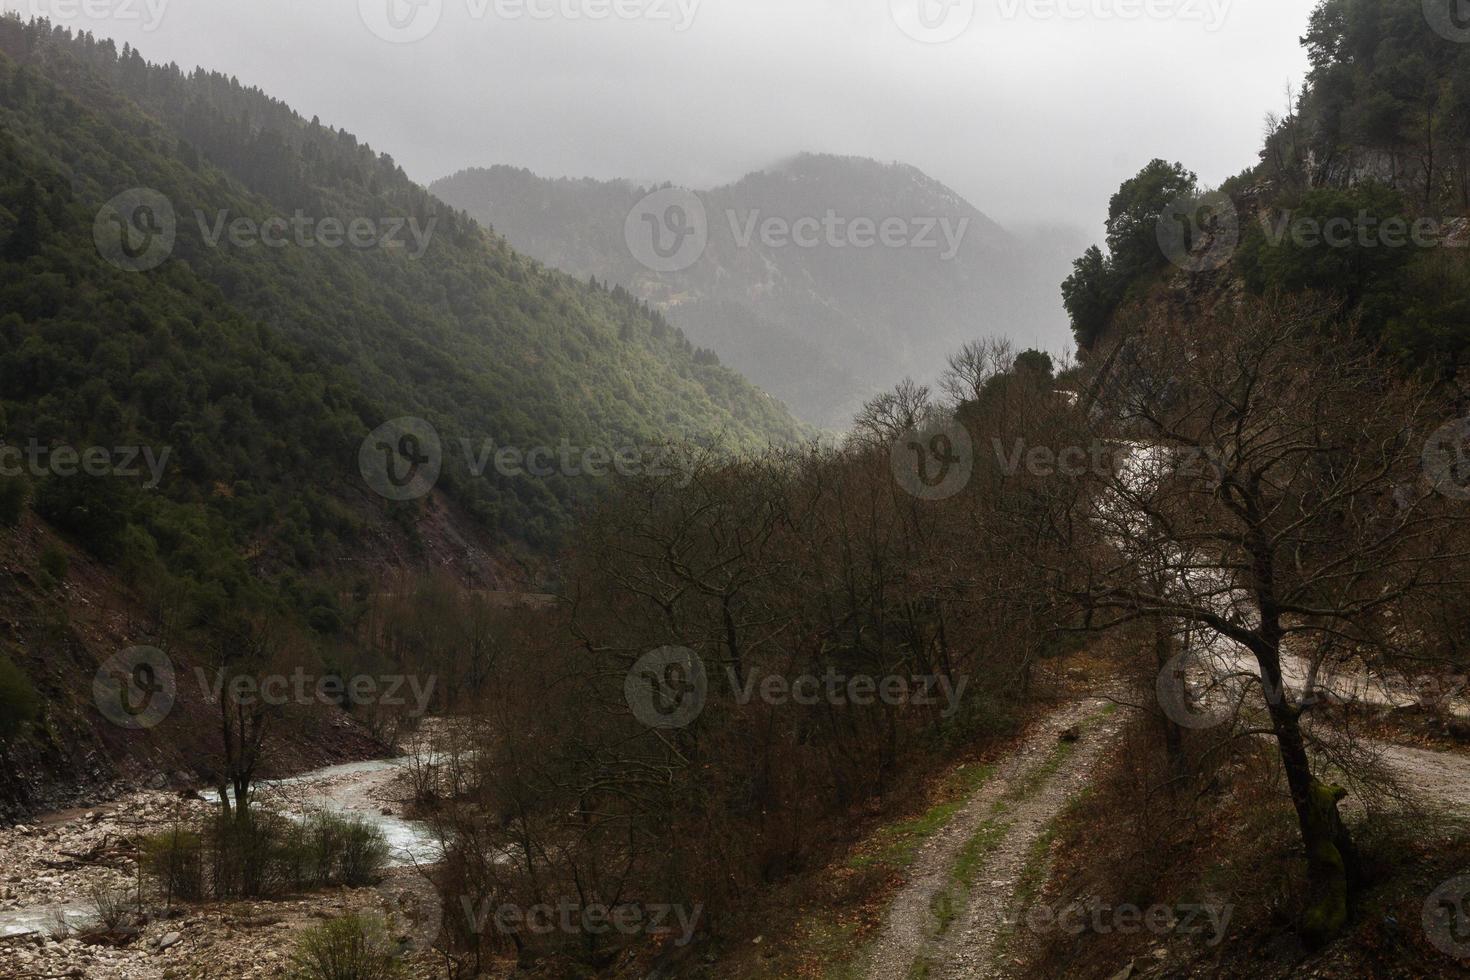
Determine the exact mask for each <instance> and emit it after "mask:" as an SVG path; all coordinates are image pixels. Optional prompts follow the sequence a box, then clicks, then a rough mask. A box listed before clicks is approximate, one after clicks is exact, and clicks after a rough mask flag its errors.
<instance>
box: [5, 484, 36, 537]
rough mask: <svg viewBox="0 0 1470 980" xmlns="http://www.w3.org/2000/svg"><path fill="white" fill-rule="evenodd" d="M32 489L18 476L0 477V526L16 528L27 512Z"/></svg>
mask: <svg viewBox="0 0 1470 980" xmlns="http://www.w3.org/2000/svg"><path fill="white" fill-rule="evenodd" d="M29 496H30V487H28V486H26V482H25V480H23V479H21V478H20V477H18V476H14V477H0V524H3V525H5V526H6V527H15V526H16V525H17V524H19V523H20V518H21V514H23V513H24V512H25V507H26V499H27V498H28V497H29Z"/></svg>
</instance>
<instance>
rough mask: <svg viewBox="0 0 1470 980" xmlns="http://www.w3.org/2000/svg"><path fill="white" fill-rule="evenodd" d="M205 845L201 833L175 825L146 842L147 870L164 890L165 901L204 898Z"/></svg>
mask: <svg viewBox="0 0 1470 980" xmlns="http://www.w3.org/2000/svg"><path fill="white" fill-rule="evenodd" d="M203 855H204V842H203V840H202V839H201V838H200V836H199V834H198V833H196V832H194V831H192V830H186V829H185V828H184V827H182V826H178V825H175V826H174V827H173V829H171V830H167V831H164V832H163V833H161V834H154V835H153V836H151V837H148V838H146V839H145V840H144V841H143V870H144V872H145V873H146V874H148V875H150V876H152V877H153V878H154V879H156V880H157V882H158V884H159V886H160V887H161V888H162V889H163V893H164V902H165V903H167V904H172V903H173V900H174V899H179V900H181V901H185V902H193V901H198V900H199V899H201V898H203V897H204V860H203Z"/></svg>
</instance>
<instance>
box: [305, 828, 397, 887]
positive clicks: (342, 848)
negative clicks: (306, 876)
mask: <svg viewBox="0 0 1470 980" xmlns="http://www.w3.org/2000/svg"><path fill="white" fill-rule="evenodd" d="M307 838H308V840H309V847H310V851H311V858H312V864H313V866H314V870H315V876H314V877H315V880H316V882H317V883H318V884H326V883H328V882H332V881H336V882H340V883H341V884H344V885H365V884H369V883H371V882H372V881H374V880H375V879H376V878H377V877H378V874H379V872H381V871H382V869H383V865H384V863H386V862H387V860H388V843H387V841H385V840H384V839H383V835H382V833H381V832H380V831H379V830H378V828H377V827H375V826H373V824H372V823H370V822H369V821H368V820H366V819H364V818H362V817H342V816H338V815H337V814H334V813H318V814H314V815H313V816H312V817H311V819H310V820H309V821H308V823H307Z"/></svg>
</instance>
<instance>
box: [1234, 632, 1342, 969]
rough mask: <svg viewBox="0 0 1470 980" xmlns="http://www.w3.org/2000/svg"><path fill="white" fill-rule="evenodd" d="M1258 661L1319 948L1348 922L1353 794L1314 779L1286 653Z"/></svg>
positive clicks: (1310, 933) (1305, 934)
mask: <svg viewBox="0 0 1470 980" xmlns="http://www.w3.org/2000/svg"><path fill="white" fill-rule="evenodd" d="M1258 659H1259V661H1260V664H1261V675H1262V679H1263V680H1264V681H1265V682H1266V685H1267V687H1266V703H1267V705H1268V707H1269V710H1270V712H1271V723H1272V727H1273V729H1274V730H1275V733H1276V743H1277V746H1278V747H1279V749H1280V752H1281V762H1282V765H1283V766H1284V767H1285V769H1286V782H1287V785H1288V786H1289V787H1290V788H1291V802H1292V806H1293V807H1295V809H1296V816H1297V825H1298V827H1299V829H1300V831H1301V835H1302V847H1303V849H1304V850H1305V851H1306V857H1307V907H1306V910H1305V912H1304V914H1303V916H1302V938H1303V939H1305V940H1306V942H1307V945H1308V946H1309V947H1311V948H1314V949H1315V948H1318V947H1320V946H1322V945H1324V944H1325V943H1326V942H1327V941H1328V940H1330V939H1331V938H1332V937H1333V936H1335V935H1337V933H1338V932H1340V931H1341V930H1342V927H1343V926H1344V925H1345V924H1346V923H1347V902H1348V881H1349V878H1350V877H1351V876H1352V875H1353V874H1354V873H1355V870H1356V869H1355V864H1356V862H1355V860H1354V857H1355V855H1354V851H1353V844H1352V839H1351V837H1350V836H1349V835H1348V832H1347V828H1346V827H1344V826H1343V823H1342V818H1341V817H1340V816H1339V815H1338V812H1337V804H1338V803H1339V802H1340V801H1341V800H1342V799H1343V797H1345V796H1347V791H1346V790H1344V789H1342V788H1341V787H1339V786H1328V785H1326V784H1324V783H1321V782H1319V781H1318V780H1317V779H1316V777H1315V776H1313V775H1312V765H1311V760H1310V759H1308V757H1307V748H1306V743H1305V741H1304V740H1303V738H1302V730H1301V724H1300V718H1299V716H1300V712H1299V711H1298V709H1297V707H1296V706H1295V705H1294V704H1293V703H1292V700H1291V698H1290V696H1289V695H1288V694H1287V692H1286V690H1285V688H1284V687H1283V686H1282V679H1281V660H1280V654H1279V653H1277V654H1276V655H1275V656H1259V655H1258Z"/></svg>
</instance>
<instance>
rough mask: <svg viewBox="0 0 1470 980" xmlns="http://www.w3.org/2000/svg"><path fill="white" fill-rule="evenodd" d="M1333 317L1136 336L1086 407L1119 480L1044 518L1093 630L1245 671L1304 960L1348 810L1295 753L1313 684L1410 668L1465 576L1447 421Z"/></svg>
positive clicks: (1341, 847)
mask: <svg viewBox="0 0 1470 980" xmlns="http://www.w3.org/2000/svg"><path fill="white" fill-rule="evenodd" d="M1332 312H1333V311H1331V310H1329V309H1327V308H1324V307H1323V306H1320V305H1316V304H1314V303H1313V302H1311V301H1294V302H1291V303H1278V304H1274V305H1268V304H1257V303H1253V302H1252V303H1246V304H1244V305H1243V306H1242V308H1241V309H1239V310H1238V311H1235V312H1231V313H1222V314H1218V315H1216V316H1215V317H1213V318H1198V319H1195V320H1192V321H1191V322H1190V323H1189V324H1188V326H1187V327H1186V326H1185V325H1184V324H1182V323H1180V322H1176V321H1172V320H1162V319H1160V320H1156V321H1155V322H1151V323H1149V324H1147V325H1145V326H1144V327H1143V329H1140V330H1137V331H1135V332H1134V333H1133V337H1134V339H1133V340H1132V341H1131V342H1130V344H1129V346H1128V349H1127V350H1126V351H1124V352H1123V354H1122V355H1121V357H1120V359H1119V362H1118V363H1117V364H1115V365H1114V369H1113V376H1112V378H1111V382H1110V385H1109V387H1108V388H1107V390H1106V391H1104V392H1103V395H1102V397H1101V398H1100V400H1099V404H1098V407H1099V409H1100V411H1101V414H1102V417H1104V418H1106V419H1107V420H1108V422H1107V425H1106V427H1105V432H1106V434H1107V435H1109V436H1111V437H1112V439H1113V440H1114V443H1113V444H1114V445H1115V446H1117V447H1118V456H1117V459H1118V465H1116V466H1114V467H1112V468H1110V469H1108V470H1105V471H1103V472H1101V473H1089V475H1088V476H1089V481H1090V483H1091V486H1090V487H1088V488H1087V489H1086V490H1085V491H1084V492H1081V493H1075V495H1073V496H1070V497H1067V498H1065V500H1064V502H1065V504H1066V510H1065V511H1059V512H1057V513H1054V514H1053V515H1052V517H1051V519H1052V520H1053V521H1055V528H1056V529H1057V530H1058V531H1059V532H1060V533H1063V534H1066V535H1068V536H1069V540H1070V542H1071V543H1072V545H1073V554H1074V556H1075V558H1074V563H1073V564H1072V565H1070V566H1067V565H1059V566H1058V567H1057V568H1056V569H1055V571H1056V573H1057V575H1058V579H1059V581H1062V582H1064V583H1065V584H1064V586H1063V591H1064V592H1065V593H1066V594H1067V595H1068V597H1069V598H1070V599H1071V600H1073V601H1075V602H1076V603H1077V605H1078V606H1079V607H1080V608H1081V610H1083V611H1084V613H1085V615H1086V616H1087V617H1088V618H1089V620H1090V625H1091V626H1093V627H1095V628H1112V627H1115V626H1119V625H1121V624H1124V623H1128V622H1133V621H1137V620H1140V619H1152V620H1164V621H1167V622H1171V623H1178V624H1184V625H1185V626H1187V627H1192V628H1194V629H1197V630H1200V631H1202V632H1203V634H1204V639H1203V641H1202V642H1203V647H1204V651H1205V652H1207V653H1213V654H1215V655H1216V658H1217V660H1218V661H1220V662H1223V663H1224V664H1225V669H1227V670H1235V671H1242V670H1245V669H1246V667H1247V665H1249V671H1248V673H1249V675H1250V676H1251V677H1252V679H1253V682H1258V683H1259V685H1260V687H1261V689H1262V691H1263V692H1264V695H1265V696H1264V705H1263V706H1262V707H1263V710H1264V719H1265V721H1264V727H1262V728H1260V731H1261V732H1262V733H1264V734H1268V735H1269V736H1271V737H1272V738H1274V740H1275V742H1276V745H1277V748H1278V750H1279V754H1280V758H1281V762H1282V766H1283V768H1284V771H1285V774H1286V780H1287V783H1288V785H1289V787H1290V792H1291V800H1292V804H1293V807H1294V808H1295V811H1296V815H1297V822H1298V826H1299V829H1300V834H1301V839H1302V844H1303V848H1304V851H1305V855H1306V860H1307V870H1308V884H1309V898H1308V907H1307V909H1306V913H1305V916H1304V933H1305V935H1306V936H1307V938H1308V939H1309V940H1311V941H1314V942H1320V941H1324V940H1325V939H1327V938H1328V937H1330V936H1331V935H1333V934H1334V933H1335V932H1336V931H1338V930H1339V929H1340V928H1341V926H1342V925H1343V922H1344V920H1345V916H1346V896H1347V890H1348V886H1349V882H1350V879H1351V877H1352V875H1353V873H1354V870H1355V869H1354V866H1353V865H1354V850H1353V845H1352V841H1351V839H1350V836H1349V834H1348V832H1347V830H1346V829H1345V828H1344V826H1343V824H1342V822H1341V820H1340V819H1339V816H1338V803H1339V801H1340V800H1341V799H1342V798H1343V797H1344V795H1345V791H1344V790H1343V789H1341V788H1340V787H1337V786H1332V785H1328V784H1326V783H1324V782H1323V781H1322V780H1321V779H1320V778H1319V776H1318V771H1319V764H1318V763H1317V762H1314V759H1313V756H1312V754H1311V752H1310V751H1309V750H1310V749H1312V748H1313V746H1314V744H1316V743H1314V740H1313V737H1312V731H1311V729H1310V728H1308V727H1306V725H1305V722H1306V721H1307V719H1306V718H1305V716H1306V715H1307V713H1308V712H1309V711H1310V710H1311V708H1312V707H1313V705H1314V703H1315V699H1314V698H1313V696H1312V692H1313V691H1314V689H1315V687H1316V683H1317V679H1318V678H1319V676H1321V675H1322V673H1323V672H1324V671H1331V670H1345V669H1359V670H1370V669H1371V670H1383V669H1385V668H1386V667H1387V666H1388V665H1391V664H1393V663H1396V662H1401V661H1402V660H1404V659H1405V658H1409V657H1413V656H1415V655H1416V654H1415V653H1414V651H1413V649H1412V647H1411V646H1410V644H1412V643H1413V642H1414V640H1413V637H1412V636H1411V635H1409V634H1410V632H1411V631H1410V630H1408V629H1406V628H1405V626H1404V624H1403V623H1402V622H1398V621H1396V616H1398V615H1399V614H1401V613H1402V612H1403V610H1404V609H1406V608H1407V607H1408V606H1409V605H1411V604H1412V603H1414V602H1416V601H1418V599H1419V598H1421V597H1423V596H1425V595H1427V594H1431V593H1433V592H1435V591H1436V590H1439V589H1442V588H1445V587H1446V586H1448V585H1450V584H1452V583H1449V582H1448V581H1447V578H1446V576H1447V570H1448V569H1450V568H1452V567H1454V564H1455V562H1456V561H1457V560H1458V559H1459V558H1461V557H1463V556H1459V555H1455V554H1452V553H1451V551H1450V547H1451V546H1450V545H1449V544H1448V543H1447V542H1448V541H1449V540H1450V538H1449V537H1448V536H1447V535H1446V534H1445V533H1444V532H1445V528H1446V526H1447V521H1449V520H1450V516H1449V515H1448V513H1447V508H1446V507H1445V506H1443V503H1444V502H1443V501H1441V500H1440V499H1439V498H1438V497H1437V496H1436V495H1435V494H1434V493H1433V490H1432V489H1431V488H1429V487H1428V486H1426V485H1425V484H1424V481H1423V480H1422V479H1421V474H1420V459H1421V451H1422V448H1423V446H1424V440H1425V436H1426V435H1427V434H1428V432H1429V431H1432V430H1433V428H1434V427H1435V426H1436V425H1438V424H1439V423H1440V422H1442V421H1443V420H1444V418H1446V417H1447V414H1446V407H1445V406H1444V405H1440V404H1437V403H1436V401H1435V398H1434V396H1433V394H1432V390H1431V389H1430V388H1429V387H1427V386H1426V385H1424V384H1420V383H1418V382H1417V381H1415V380H1413V379H1406V378H1399V377H1396V376H1395V375H1394V373H1393V372H1392V370H1391V369H1390V368H1388V367H1386V366H1385V365H1384V363H1383V362H1382V360H1380V359H1379V358H1378V357H1377V356H1375V354H1374V352H1373V351H1371V350H1366V349H1364V347H1363V346H1362V344H1361V343H1359V342H1358V341H1357V340H1356V339H1355V337H1354V336H1353V334H1352V333H1351V331H1350V330H1348V329H1336V328H1333V327H1331V326H1330V324H1331V323H1332V315H1331V314H1332ZM1088 539H1090V540H1088ZM1288 674H1291V675H1292V676H1296V677H1298V678H1299V677H1301V676H1303V675H1304V676H1305V682H1300V681H1298V683H1297V684H1296V689H1293V687H1294V685H1293V684H1292V683H1291V682H1289V680H1288Z"/></svg>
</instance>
